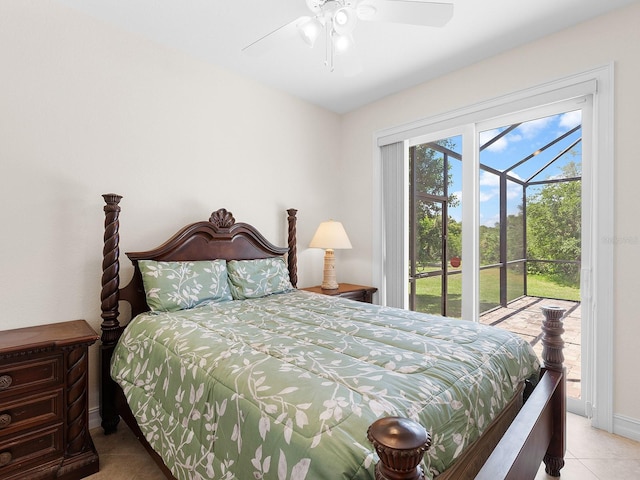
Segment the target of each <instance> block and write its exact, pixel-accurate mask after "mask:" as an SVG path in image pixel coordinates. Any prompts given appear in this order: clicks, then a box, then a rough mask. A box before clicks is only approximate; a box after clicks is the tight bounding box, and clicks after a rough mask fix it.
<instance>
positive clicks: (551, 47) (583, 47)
mask: <svg viewBox="0 0 640 480" xmlns="http://www.w3.org/2000/svg"><path fill="white" fill-rule="evenodd" d="M639 19H640V5H639V4H634V5H633V6H631V7H627V8H625V9H622V10H619V11H617V12H614V13H612V14H609V15H606V16H603V17H600V18H598V19H596V20H593V21H590V22H588V23H584V24H582V25H579V26H576V27H574V28H571V29H568V30H565V31H563V32H560V33H558V34H556V35H552V36H548V37H546V38H544V39H542V40H540V41H537V42H534V43H531V44H528V45H526V46H523V47H521V48H517V49H514V50H511V51H509V52H507V53H505V54H502V55H499V56H496V57H493V58H491V59H489V60H486V61H483V62H480V63H478V64H475V65H472V66H470V67H468V68H465V69H462V70H459V71H456V72H454V73H452V74H450V75H446V76H443V77H441V78H438V79H436V80H434V81H431V82H428V83H425V84H422V85H420V86H418V87H415V88H412V89H408V90H406V91H403V92H401V93H399V94H397V95H393V96H390V97H387V98H385V99H383V100H380V101H378V102H375V103H373V104H370V105H368V106H366V107H363V108H361V109H359V110H357V111H355V112H352V113H350V114H347V115H345V116H344V117H343V125H342V138H343V149H342V152H343V162H342V166H341V168H342V174H343V176H344V179H345V184H346V185H348V186H349V188H344V189H343V192H345V193H344V198H343V203H344V204H345V205H348V204H354V205H355V204H357V205H358V208H357V209H350V210H349V212H348V216H347V217H346V218H344V219H343V221H344V222H345V225H349V226H350V229H351V230H352V233H351V235H352V236H353V237H355V238H357V239H359V241H360V242H361V244H360V245H359V248H358V249H357V250H355V249H354V251H353V252H349V253H350V255H349V257H348V259H346V261H345V262H343V263H342V268H351V267H352V266H353V268H354V269H356V268H357V270H358V271H359V276H360V278H359V281H363V282H365V281H367V279H369V281H370V279H371V276H370V272H367V271H366V270H365V269H364V267H365V265H371V262H369V263H368V264H367V261H368V260H369V259H371V258H372V241H371V239H372V235H373V233H372V232H373V230H372V221H371V218H372V216H373V214H374V212H373V211H372V205H371V203H370V202H361V201H360V202H359V201H358V199H362V198H372V197H373V179H372V175H371V172H372V168H373V160H372V159H373V158H374V153H373V152H374V146H373V136H374V133H375V132H377V131H380V130H383V129H387V128H390V127H393V126H397V125H402V124H406V123H409V122H412V121H415V120H419V119H422V118H427V117H431V116H435V115H437V114H441V113H446V112H450V111H453V110H455V109H458V108H462V107H465V106H468V105H473V104H476V103H479V102H481V101H485V100H488V99H492V98H496V97H499V96H502V95H504V94H506V93H511V92H515V91H519V90H523V89H526V88H529V87H532V86H535V85H540V84H543V83H546V82H549V81H552V80H556V79H559V78H562V77H565V76H569V75H572V74H576V73H580V72H583V71H586V70H590V69H592V68H595V67H600V66H603V65H607V64H609V63H610V62H614V65H615V132H616V133H615V142H614V144H615V152H616V155H615V159H607V161H611V162H612V163H613V164H614V166H615V187H616V188H615V192H611V194H612V195H614V197H615V198H614V201H615V205H616V208H615V212H612V215H614V216H615V223H616V231H615V238H614V239H613V241H614V243H615V257H616V261H615V266H614V274H615V278H616V281H615V283H616V284H615V286H614V291H615V299H614V302H615V305H616V312H615V319H614V334H615V337H614V338H615V339H614V345H615V348H614V350H615V353H614V369H615V372H616V373H615V378H614V405H613V409H614V413H615V414H616V415H617V416H619V417H620V418H626V419H628V420H629V421H630V422H631V423H636V425H637V426H638V427H640V402H638V398H640V385H639V384H638V382H637V381H635V379H637V377H638V376H637V373H636V368H637V367H636V365H635V363H636V361H637V358H638V356H637V353H636V351H637V342H638V340H637V339H639V338H640V322H639V321H638V319H639V318H640V317H639V316H638V314H637V310H638V306H637V297H636V295H637V285H638V280H637V278H638V277H637V272H638V271H639V270H640V222H639V221H638V215H637V212H636V211H635V208H637V200H636V196H637V183H638V180H639V179H640V162H638V153H637V151H638V140H637V137H638V131H640V120H638V118H639V117H638V112H637V109H638V105H640V91H639V86H640V55H638V48H637V46H638V45H640V30H638V28H637V23H638V20H639ZM600 240H601V241H604V240H605V239H600ZM608 241H611V239H608ZM638 430H639V431H640V428H639V429H638Z"/></svg>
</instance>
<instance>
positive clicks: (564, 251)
mask: <svg viewBox="0 0 640 480" xmlns="http://www.w3.org/2000/svg"><path fill="white" fill-rule="evenodd" d="M580 176H581V172H580V168H579V166H578V165H577V164H576V163H574V162H570V163H568V164H567V165H566V166H565V167H564V168H563V178H580ZM581 212H582V203H581V182H580V181H579V180H573V181H565V182H557V183H549V184H547V185H545V186H544V187H543V188H541V189H540V190H538V191H537V192H536V193H533V194H531V195H530V196H529V197H528V198H527V249H528V257H529V258H530V259H538V260H570V261H575V260H580V254H581V241H580V240H581V239H580V237H581V230H582V218H581ZM530 268H531V269H530V271H532V272H534V273H535V272H539V273H544V274H547V275H551V276H553V277H555V278H556V279H557V280H558V281H561V282H564V283H570V284H577V283H579V280H580V269H579V266H576V265H575V264H562V263H559V264H558V263H538V262H531V263H530Z"/></svg>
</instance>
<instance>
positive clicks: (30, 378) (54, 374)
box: [0, 355, 62, 400]
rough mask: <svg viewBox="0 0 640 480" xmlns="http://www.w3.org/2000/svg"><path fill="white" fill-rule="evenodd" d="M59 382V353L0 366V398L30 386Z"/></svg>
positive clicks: (60, 365)
mask: <svg viewBox="0 0 640 480" xmlns="http://www.w3.org/2000/svg"><path fill="white" fill-rule="evenodd" d="M61 382H62V356H61V355H55V356H51V357H44V358H42V359H39V360H30V361H28V362H15V363H7V364H5V365H2V366H0V400H2V399H5V398H7V396H9V395H11V396H13V395H14V394H16V393H20V392H23V391H26V390H29V389H31V388H43V387H47V386H49V385H52V386H53V385H57V384H60V383H61Z"/></svg>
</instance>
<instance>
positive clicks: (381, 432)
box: [367, 417, 431, 480]
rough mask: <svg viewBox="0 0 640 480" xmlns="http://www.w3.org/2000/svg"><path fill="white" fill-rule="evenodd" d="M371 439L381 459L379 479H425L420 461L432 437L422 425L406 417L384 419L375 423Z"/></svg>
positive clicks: (370, 434) (378, 466)
mask: <svg viewBox="0 0 640 480" xmlns="http://www.w3.org/2000/svg"><path fill="white" fill-rule="evenodd" d="M367 438H368V439H369V441H370V442H371V443H372V444H373V447H374V448H375V449H376V452H377V453H378V457H380V461H379V462H378V464H377V465H376V480H423V479H424V472H423V471H422V468H420V462H421V461H422V457H423V456H424V453H425V452H426V451H427V450H428V449H429V447H430V446H431V436H430V435H429V433H428V432H427V431H426V430H425V429H424V428H423V427H422V426H421V425H419V424H418V423H416V422H414V421H413V420H410V419H408V418H403V417H384V418H380V419H378V420H376V421H375V422H373V423H372V424H371V426H370V427H369V430H368V431H367Z"/></svg>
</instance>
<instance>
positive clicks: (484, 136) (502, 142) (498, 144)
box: [480, 129, 513, 152]
mask: <svg viewBox="0 0 640 480" xmlns="http://www.w3.org/2000/svg"><path fill="white" fill-rule="evenodd" d="M499 134H500V130H498V129H494V130H485V131H484V132H480V145H484V144H485V143H487V142H488V141H489V140H491V139H492V138H493V137H495V136H497V135H499ZM511 140H513V139H511V138H510V139H507V138H506V137H502V138H500V139H499V140H496V141H495V142H494V143H492V144H491V145H489V146H488V147H487V150H489V151H491V152H503V151H504V150H506V149H507V147H508V146H509V141H511Z"/></svg>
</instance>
